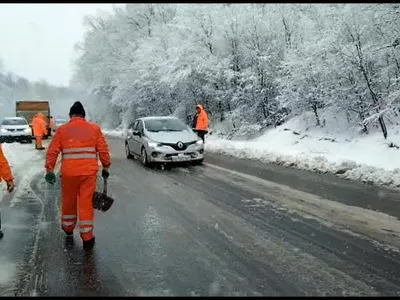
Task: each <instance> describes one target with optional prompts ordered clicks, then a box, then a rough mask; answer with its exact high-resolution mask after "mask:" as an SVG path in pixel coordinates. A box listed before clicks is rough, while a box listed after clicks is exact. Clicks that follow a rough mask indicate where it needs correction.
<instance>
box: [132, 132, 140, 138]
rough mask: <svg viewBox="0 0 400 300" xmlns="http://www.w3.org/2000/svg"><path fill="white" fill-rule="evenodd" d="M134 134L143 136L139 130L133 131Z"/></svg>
mask: <svg viewBox="0 0 400 300" xmlns="http://www.w3.org/2000/svg"><path fill="white" fill-rule="evenodd" d="M132 135H136V136H139V137H140V136H141V134H140V132H139V131H133V132H132Z"/></svg>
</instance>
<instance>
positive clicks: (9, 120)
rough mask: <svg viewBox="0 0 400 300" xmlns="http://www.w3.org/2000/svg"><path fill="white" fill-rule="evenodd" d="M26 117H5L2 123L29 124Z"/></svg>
mask: <svg viewBox="0 0 400 300" xmlns="http://www.w3.org/2000/svg"><path fill="white" fill-rule="evenodd" d="M27 124H28V123H27V122H26V120H25V119H5V120H3V122H2V123H1V125H27Z"/></svg>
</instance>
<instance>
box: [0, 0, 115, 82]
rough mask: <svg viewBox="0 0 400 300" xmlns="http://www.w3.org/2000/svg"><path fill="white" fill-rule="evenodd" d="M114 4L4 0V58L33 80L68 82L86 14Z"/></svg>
mask: <svg viewBox="0 0 400 300" xmlns="http://www.w3.org/2000/svg"><path fill="white" fill-rule="evenodd" d="M98 9H101V10H109V11H111V10H112V4H65V3H62V4H0V60H2V62H3V65H4V68H5V69H6V70H8V71H12V72H14V73H16V74H17V75H20V76H23V77H25V78H27V79H29V80H40V79H45V80H46V81H48V82H49V83H52V84H57V85H68V83H69V79H70V77H71V72H72V68H71V67H72V60H73V59H74V58H75V57H76V55H74V54H75V52H74V45H75V43H76V42H78V41H80V40H82V39H83V34H84V27H83V17H84V15H85V14H94V13H96V12H97V10H98Z"/></svg>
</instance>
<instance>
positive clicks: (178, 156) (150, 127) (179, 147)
mask: <svg viewBox="0 0 400 300" xmlns="http://www.w3.org/2000/svg"><path fill="white" fill-rule="evenodd" d="M125 151H126V157H127V158H133V157H135V156H136V157H140V159H141V161H142V163H143V164H144V165H145V166H147V165H149V164H152V163H170V162H182V161H185V162H191V163H193V164H201V163H202V162H203V160H204V144H203V141H202V140H201V139H200V138H199V137H198V136H197V134H196V133H194V132H193V130H192V129H191V128H190V127H189V126H187V125H186V124H184V123H183V122H182V121H181V120H179V119H178V118H175V117H145V118H140V119H137V120H136V121H135V122H134V123H133V124H132V125H131V126H130V128H129V129H128V136H127V138H126V140H125Z"/></svg>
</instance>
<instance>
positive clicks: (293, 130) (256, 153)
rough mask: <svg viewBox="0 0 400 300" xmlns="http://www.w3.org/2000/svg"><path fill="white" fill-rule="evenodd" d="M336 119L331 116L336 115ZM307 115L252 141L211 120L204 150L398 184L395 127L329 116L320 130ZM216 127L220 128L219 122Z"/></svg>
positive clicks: (399, 132) (399, 138) (399, 137)
mask: <svg viewBox="0 0 400 300" xmlns="http://www.w3.org/2000/svg"><path fill="white" fill-rule="evenodd" d="M335 118H336V117H335ZM314 122H315V121H314V119H313V118H312V117H311V118H309V117H308V116H302V117H298V118H293V119H291V120H290V121H288V122H286V123H285V124H283V125H281V126H278V127H277V128H274V129H270V130H268V131H267V132H265V133H264V134H263V135H262V136H260V137H258V138H255V139H252V140H229V139H226V138H225V139H224V138H223V136H227V132H229V128H225V125H226V124H215V125H216V126H214V128H213V129H210V132H212V134H211V135H210V134H208V135H207V136H206V145H205V147H206V151H209V152H215V153H221V154H226V155H231V156H234V157H238V158H248V159H253V160H260V161H262V162H265V163H275V164H279V165H283V166H287V167H292V168H298V169H304V170H309V171H313V172H322V173H332V174H336V175H337V176H340V177H343V178H346V179H351V180H360V181H362V182H367V183H370V184H378V185H387V186H391V187H400V149H398V148H396V147H389V144H390V143H393V144H394V145H397V146H400V129H399V126H397V125H393V126H391V127H389V128H388V131H389V138H388V140H384V138H383V136H382V133H381V132H380V131H379V130H377V129H375V128H371V133H370V134H368V135H360V134H359V132H357V131H356V130H355V129H353V130H349V128H348V127H347V123H346V122H343V121H342V120H337V119H332V120H330V122H327V123H326V125H325V126H324V127H323V128H316V127H315V126H314ZM219 125H220V126H219ZM103 132H104V134H105V135H106V136H110V137H118V138H125V137H126V131H123V130H103Z"/></svg>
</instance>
